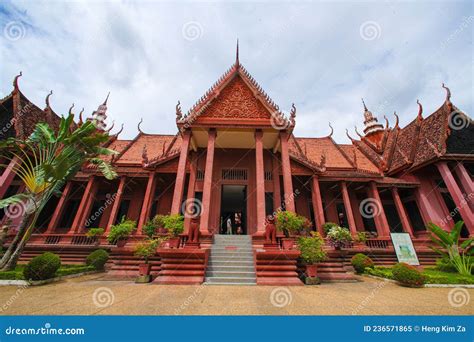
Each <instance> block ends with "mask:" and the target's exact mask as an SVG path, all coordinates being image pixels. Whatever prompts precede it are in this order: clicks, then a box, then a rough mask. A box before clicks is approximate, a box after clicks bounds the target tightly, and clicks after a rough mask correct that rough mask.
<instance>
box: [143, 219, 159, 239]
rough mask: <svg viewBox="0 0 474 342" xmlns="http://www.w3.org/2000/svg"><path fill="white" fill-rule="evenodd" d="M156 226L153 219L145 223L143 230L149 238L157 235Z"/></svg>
mask: <svg viewBox="0 0 474 342" xmlns="http://www.w3.org/2000/svg"><path fill="white" fill-rule="evenodd" d="M156 228H157V227H156V226H155V225H154V224H153V221H152V220H148V221H146V223H145V224H144V225H143V232H144V233H145V235H146V236H148V237H149V238H152V237H153V235H155V232H156Z"/></svg>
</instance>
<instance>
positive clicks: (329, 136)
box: [326, 123, 334, 138]
mask: <svg viewBox="0 0 474 342" xmlns="http://www.w3.org/2000/svg"><path fill="white" fill-rule="evenodd" d="M329 128H331V133H329V135H328V136H327V137H326V138H332V135H333V133H334V128H332V125H331V123H329Z"/></svg>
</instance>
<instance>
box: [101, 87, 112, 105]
mask: <svg viewBox="0 0 474 342" xmlns="http://www.w3.org/2000/svg"><path fill="white" fill-rule="evenodd" d="M109 95H110V91H109V93H108V94H107V97H106V98H105V101H104V103H103V104H102V105H103V106H107V100H108V99H109Z"/></svg>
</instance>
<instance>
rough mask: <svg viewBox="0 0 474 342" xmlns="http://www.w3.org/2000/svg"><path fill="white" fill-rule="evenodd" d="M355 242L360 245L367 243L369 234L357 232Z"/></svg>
mask: <svg viewBox="0 0 474 342" xmlns="http://www.w3.org/2000/svg"><path fill="white" fill-rule="evenodd" d="M354 240H355V241H357V242H360V243H365V242H366V241H367V234H366V233H365V232H357V233H356V236H355V238H354Z"/></svg>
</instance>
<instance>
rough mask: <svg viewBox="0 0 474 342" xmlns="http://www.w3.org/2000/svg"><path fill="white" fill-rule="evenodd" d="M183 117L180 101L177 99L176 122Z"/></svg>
mask: <svg viewBox="0 0 474 342" xmlns="http://www.w3.org/2000/svg"><path fill="white" fill-rule="evenodd" d="M182 118H183V112H182V111H181V102H180V101H178V104H177V105H176V122H178V121H181V119H182Z"/></svg>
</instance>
